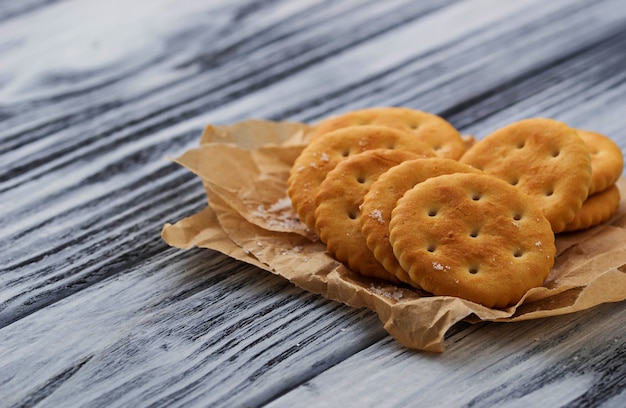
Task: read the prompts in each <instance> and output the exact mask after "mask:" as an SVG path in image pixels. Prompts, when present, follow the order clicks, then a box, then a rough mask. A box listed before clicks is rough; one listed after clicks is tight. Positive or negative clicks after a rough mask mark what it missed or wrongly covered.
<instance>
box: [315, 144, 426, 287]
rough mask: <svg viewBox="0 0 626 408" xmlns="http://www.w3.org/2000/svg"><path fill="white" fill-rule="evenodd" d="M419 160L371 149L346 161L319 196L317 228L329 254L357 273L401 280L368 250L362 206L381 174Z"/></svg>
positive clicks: (327, 181) (327, 177)
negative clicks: (363, 226)
mask: <svg viewBox="0 0 626 408" xmlns="http://www.w3.org/2000/svg"><path fill="white" fill-rule="evenodd" d="M416 157H417V156H416V155H415V154H413V153H410V152H407V151H402V150H390V149H376V150H370V151H367V152H363V153H360V154H357V155H354V156H351V157H349V158H348V159H346V160H344V161H342V162H341V163H339V164H338V165H337V167H335V168H334V169H333V170H332V171H331V172H330V173H328V175H327V176H326V179H325V180H324V181H323V182H322V184H321V186H320V189H319V192H318V193H317V195H316V197H315V203H316V206H317V208H316V210H315V219H316V222H315V227H316V229H317V231H318V234H319V237H320V240H321V241H322V242H324V243H325V244H326V246H327V248H328V251H329V252H330V253H331V254H333V255H334V256H335V258H336V259H337V260H339V261H341V262H344V263H346V264H347V265H348V266H349V267H350V269H352V270H353V271H356V272H359V273H361V274H362V275H365V276H370V277H375V278H381V279H386V280H390V281H393V282H397V281H398V279H397V278H396V277H395V275H393V274H391V273H389V272H388V271H387V270H386V269H385V268H384V267H383V266H382V265H381V264H380V263H379V262H378V261H377V260H376V258H375V257H374V254H373V253H372V252H371V251H370V250H369V249H368V248H367V245H366V244H365V238H364V237H363V234H362V233H361V222H360V216H359V215H360V206H361V204H362V203H363V196H364V195H365V194H366V193H367V191H368V189H369V187H370V186H371V185H372V183H373V182H374V181H375V180H376V179H377V178H378V177H379V176H380V175H381V174H383V173H384V172H386V171H387V170H389V169H390V168H392V167H393V166H396V165H398V164H400V163H402V162H403V161H406V160H411V159H415V158H416Z"/></svg>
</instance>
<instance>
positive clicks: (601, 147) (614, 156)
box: [578, 129, 624, 195]
mask: <svg viewBox="0 0 626 408" xmlns="http://www.w3.org/2000/svg"><path fill="white" fill-rule="evenodd" d="M578 135H579V136H580V137H581V138H582V139H583V140H584V141H585V144H586V145H587V148H588V149H589V153H590V154H591V185H590V186H589V195H592V194H595V193H598V192H600V191H603V190H605V189H607V188H609V187H610V186H612V185H613V184H615V182H616V181H617V179H618V178H619V176H621V174H622V170H623V169H624V158H623V156H622V151H621V150H620V148H619V146H617V144H615V142H614V141H612V140H611V139H610V138H608V137H606V136H604V135H603V134H601V133H597V132H591V131H589V130H582V129H578Z"/></svg>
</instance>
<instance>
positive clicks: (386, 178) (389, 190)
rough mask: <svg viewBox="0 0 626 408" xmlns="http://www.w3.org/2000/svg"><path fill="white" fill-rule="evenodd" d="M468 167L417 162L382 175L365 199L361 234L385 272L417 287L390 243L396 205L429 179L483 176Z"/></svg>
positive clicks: (441, 161) (439, 161)
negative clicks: (471, 174) (463, 174)
mask: <svg viewBox="0 0 626 408" xmlns="http://www.w3.org/2000/svg"><path fill="white" fill-rule="evenodd" d="M480 172H481V171H480V170H477V169H475V168H473V167H471V166H469V165H467V164H462V163H459V162H457V161H456V160H451V159H444V158H427V159H415V160H409V161H406V162H404V163H401V164H399V165H397V166H395V167H393V168H391V169H389V171H387V172H385V173H384V174H382V175H381V176H380V177H379V178H378V180H376V181H375V182H374V183H373V184H372V186H371V187H370V189H369V191H368V192H367V194H366V195H365V197H364V198H363V205H362V206H361V230H362V232H363V235H364V236H365V242H366V244H367V247H368V248H369V249H370V250H371V251H372V252H373V253H374V256H375V257H376V259H377V260H378V262H380V263H381V264H382V265H383V266H384V267H385V269H387V270H388V271H389V272H391V273H393V274H394V275H396V276H397V277H398V279H399V280H401V281H402V282H405V283H409V284H411V285H413V286H417V283H416V282H414V281H412V280H411V277H410V276H409V274H408V273H407V272H406V271H405V270H404V269H403V268H402V267H401V266H400V264H399V263H398V260H397V259H396V257H395V255H394V254H393V248H392V247H391V243H390V242H389V221H390V220H391V212H392V210H393V209H394V207H395V206H396V202H397V201H398V199H399V198H400V197H402V195H403V194H404V193H405V192H406V191H407V190H409V189H411V188H413V187H414V186H415V185H416V184H418V183H421V182H423V181H425V180H427V179H429V178H432V177H437V176H440V175H442V174H452V173H480Z"/></svg>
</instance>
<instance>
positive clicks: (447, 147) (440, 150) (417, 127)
mask: <svg viewBox="0 0 626 408" xmlns="http://www.w3.org/2000/svg"><path fill="white" fill-rule="evenodd" d="M363 125H379V126H388V127H391V128H394V129H398V130H401V131H404V132H408V133H411V134H413V135H415V136H417V138H418V139H419V140H421V141H422V142H424V143H426V144H427V145H428V146H430V147H431V148H432V149H433V150H435V152H436V153H437V156H439V157H446V158H449V159H458V158H459V157H461V155H463V153H464V152H465V143H464V141H463V139H462V138H461V134H460V133H459V131H458V130H456V129H455V128H454V126H452V125H451V124H450V123H448V122H447V121H446V120H445V119H443V118H441V117H439V116H437V115H433V114H432V113H427V112H422V111H419V110H415V109H408V108H399V107H381V108H370V109H361V110H356V111H352V112H348V113H344V114H342V115H339V116H335V117H332V118H328V119H325V120H322V121H320V122H319V123H318V124H317V125H316V126H315V129H314V131H313V134H312V136H311V137H312V139H315V138H316V137H318V136H319V135H322V134H325V133H328V132H331V131H333V130H336V129H340V128H346V127H356V126H363Z"/></svg>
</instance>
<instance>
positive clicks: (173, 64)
mask: <svg viewBox="0 0 626 408" xmlns="http://www.w3.org/2000/svg"><path fill="white" fill-rule="evenodd" d="M371 106H407V107H411V108H416V109H421V110H425V111H429V112H433V113H436V114H438V115H441V116H443V117H444V118H446V119H447V120H449V121H450V122H451V123H452V124H453V125H455V126H456V127H457V128H458V129H460V130H461V132H463V133H470V134H474V135H477V136H478V137H480V136H483V135H485V134H486V133H489V132H490V131H492V130H494V129H496V128H497V127H499V126H502V125H504V124H507V123H510V122H512V121H515V120H518V119H522V118H526V117H533V116H544V117H553V118H556V119H559V120H562V121H565V122H567V123H569V124H570V125H572V126H575V127H580V128H588V129H593V130H596V131H599V132H603V133H605V134H607V135H609V136H610V137H612V138H613V139H614V140H615V141H616V142H617V143H618V144H619V146H620V147H621V148H622V149H625V148H626V131H625V129H626V1H624V0H599V1H587V0H555V1H543V0H524V1H498V0H467V1H458V0H457V1H454V0H437V1H420V2H417V1H412V0H393V1H376V0H363V1H361V0H343V1H331V0H308V1H288V0H272V1H269V0H214V1H201V0H107V1H97V0H91V1H87V0H84V1H78V0H76V1H71V0H58V1H53V0H14V1H11V0H3V1H1V2H0V163H1V164H0V210H1V214H2V215H1V217H0V226H1V231H2V233H1V235H0V254H1V259H0V260H1V265H0V406H2V407H23V406H34V405H37V406H48V407H73V406H89V407H114V406H119V407H144V406H167V407H169V406H184V407H196V406H198V407H204V406H224V407H234V406H237V407H238V406H265V405H268V406H272V407H283V406H289V407H291V406H306V407H309V406H358V407H365V406H424V407H428V406H524V407H529V406H549V407H556V406H584V407H589V406H594V407H595V406H602V407H624V406H626V364H625V363H626V345H625V342H626V313H624V312H625V311H626V303H624V302H621V303H611V304H603V305H600V306H598V307H595V308H593V309H590V310H587V311H584V312H579V313H575V314H571V315H565V316H560V317H553V318H547V319H542V320H532V321H527V322H521V323H509V324H502V323H500V324H498V323H479V324H474V325H470V324H468V323H461V324H458V325H456V326H455V327H453V329H452V330H451V332H450V333H449V335H448V337H447V339H446V344H447V350H446V351H445V352H444V353H443V354H431V353H426V352H417V351H414V350H408V349H405V348H403V347H402V346H400V345H399V344H398V343H397V342H396V341H395V340H394V339H393V338H391V337H390V336H389V335H388V334H387V333H386V332H385V331H384V330H383V328H382V326H381V324H380V322H379V320H378V318H377V316H376V315H375V314H374V313H373V312H371V311H369V310H364V309H355V308H351V307H348V306H346V305H343V304H340V303H337V302H334V301H330V300H327V299H324V298H323V297H321V296H318V295H314V294H311V293H308V292H306V291H304V290H302V289H299V288H297V287H295V286H294V285H292V284H291V283H290V282H288V281H286V280H285V279H283V278H281V277H279V276H275V275H273V274H270V273H268V272H266V271H263V270H261V269H258V268H256V267H254V266H251V265H248V264H244V263H242V262H239V261H235V260H233V259H231V258H229V257H227V256H225V255H223V254H220V253H218V252H214V251H211V250H206V249H191V250H187V251H185V250H180V249H176V248H170V247H168V246H167V245H166V244H165V243H164V242H163V241H162V239H161V238H160V230H161V227H162V226H163V224H164V223H168V222H170V223H171V222H176V221H178V220H180V219H182V218H184V217H186V216H189V215H191V214H193V213H195V212H197V211H199V210H200V209H202V208H203V207H204V206H205V194H204V190H203V188H202V185H201V182H200V180H199V179H198V178H197V177H196V176H194V175H193V174H191V173H190V172H189V171H187V170H185V169H183V168H181V167H180V166H178V165H176V164H174V163H172V162H171V161H169V160H167V159H166V157H167V156H169V157H176V156H177V155H179V154H181V153H182V152H183V151H185V150H186V149H189V148H191V147H193V146H196V145H197V143H198V140H199V137H200V133H201V131H202V128H203V127H204V126H205V125H206V124H208V123H215V124H226V123H232V122H236V121H240V120H243V119H247V118H265V119H272V120H292V121H304V122H308V123H314V122H315V121H316V120H318V119H320V118H323V117H326V116H328V115H332V114H336V113H340V112H344V111H347V110H350V109H356V108H363V107H371Z"/></svg>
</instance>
